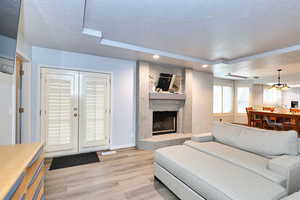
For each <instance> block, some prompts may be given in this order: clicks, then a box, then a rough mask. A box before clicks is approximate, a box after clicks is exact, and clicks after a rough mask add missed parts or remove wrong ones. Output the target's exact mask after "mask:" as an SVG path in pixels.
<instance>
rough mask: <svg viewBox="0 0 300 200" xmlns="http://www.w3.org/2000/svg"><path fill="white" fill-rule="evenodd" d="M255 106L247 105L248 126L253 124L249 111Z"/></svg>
mask: <svg viewBox="0 0 300 200" xmlns="http://www.w3.org/2000/svg"><path fill="white" fill-rule="evenodd" d="M252 110H253V107H246V113H247V118H248V126H252V116H251V113H250V112H249V111H252Z"/></svg>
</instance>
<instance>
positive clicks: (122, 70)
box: [32, 47, 136, 148]
mask: <svg viewBox="0 0 300 200" xmlns="http://www.w3.org/2000/svg"><path fill="white" fill-rule="evenodd" d="M32 59H33V68H32V95H33V96H32V115H33V119H32V127H33V140H35V141H39V140H40V115H39V110H40V92H39V91H40V88H39V85H40V83H39V76H40V71H39V70H40V67H50V68H53V67H54V68H60V69H75V70H85V71H98V72H111V73H112V127H111V128H112V131H111V132H112V135H111V143H112V148H122V147H127V146H134V145H135V70H136V62H135V61H128V60H120V59H113V58H107V57H100V56H92V55H87V54H79V53H72V52H66V51H60V50H54V49H45V48H39V47H33V49H32Z"/></svg>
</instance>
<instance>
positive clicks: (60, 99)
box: [41, 69, 78, 152]
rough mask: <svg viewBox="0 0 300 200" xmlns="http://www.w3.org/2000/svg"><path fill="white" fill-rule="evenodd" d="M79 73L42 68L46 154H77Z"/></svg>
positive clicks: (43, 128)
mask: <svg viewBox="0 0 300 200" xmlns="http://www.w3.org/2000/svg"><path fill="white" fill-rule="evenodd" d="M77 85H78V81H77V74H76V72H72V71H65V70H49V69H42V90H41V95H42V110H41V111H42V114H43V115H42V131H43V138H44V141H45V144H46V146H45V149H46V152H55V151H68V152H76V151H77V150H78V147H77V144H76V143H77V140H78V137H77V134H74V133H77V132H78V122H77V121H78V120H77V119H76V109H77V108H78V98H77V91H78V87H77Z"/></svg>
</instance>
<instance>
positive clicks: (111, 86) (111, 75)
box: [37, 64, 114, 157]
mask: <svg viewBox="0 0 300 200" xmlns="http://www.w3.org/2000/svg"><path fill="white" fill-rule="evenodd" d="M37 68H38V76H39V77H38V80H39V91H40V92H39V96H38V97H37V98H38V99H39V110H38V112H37V116H38V119H39V122H38V125H39V128H38V127H37V130H39V132H40V140H41V142H42V143H45V137H44V132H43V128H44V127H43V123H42V120H43V116H42V108H43V100H42V98H43V97H42V92H41V90H42V85H43V83H42V76H41V74H42V69H44V68H46V69H51V70H69V71H75V72H88V73H101V74H108V75H109V76H110V84H109V86H110V90H109V91H110V97H109V107H110V115H109V117H108V125H109V128H108V133H107V134H108V145H107V146H106V147H104V148H103V149H97V151H101V150H108V149H111V148H112V132H113V126H112V120H113V117H114V115H113V113H114V112H113V110H114V106H113V100H114V95H113V92H112V88H113V87H114V86H113V85H114V84H113V77H114V76H113V72H112V71H103V70H94V69H85V68H81V67H78V68H77V67H68V66H54V65H44V64H38V65H37ZM90 151H91V150H87V151H82V152H90ZM74 154H78V152H63V154H62V153H61V152H51V153H46V154H45V157H59V156H63V155H74Z"/></svg>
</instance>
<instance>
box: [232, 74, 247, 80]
mask: <svg viewBox="0 0 300 200" xmlns="http://www.w3.org/2000/svg"><path fill="white" fill-rule="evenodd" d="M227 76H230V77H233V78H240V79H248V78H249V77H247V76H242V75H238V74H232V73H228V74H227Z"/></svg>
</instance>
